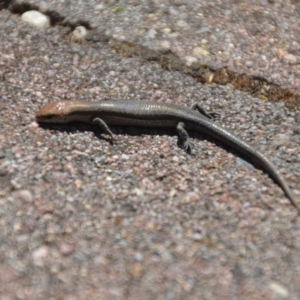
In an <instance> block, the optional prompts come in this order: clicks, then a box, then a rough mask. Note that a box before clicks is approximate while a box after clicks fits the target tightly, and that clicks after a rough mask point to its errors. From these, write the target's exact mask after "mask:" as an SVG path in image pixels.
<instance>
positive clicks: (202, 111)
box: [191, 102, 218, 120]
mask: <svg viewBox="0 0 300 300" xmlns="http://www.w3.org/2000/svg"><path fill="white" fill-rule="evenodd" d="M191 108H192V110H197V111H198V112H199V113H200V114H201V115H203V116H204V117H207V118H209V119H211V120H212V119H215V118H216V117H217V116H218V113H216V112H207V111H206V110H205V109H204V108H203V107H202V106H201V105H200V104H199V103H197V102H195V103H193V104H192V106H191Z"/></svg>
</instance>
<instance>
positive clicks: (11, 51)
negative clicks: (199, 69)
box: [0, 0, 300, 300]
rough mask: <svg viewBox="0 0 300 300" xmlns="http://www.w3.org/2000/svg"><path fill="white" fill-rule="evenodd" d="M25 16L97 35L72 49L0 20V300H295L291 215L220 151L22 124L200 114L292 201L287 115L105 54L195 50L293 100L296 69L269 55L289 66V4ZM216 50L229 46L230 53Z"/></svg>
mask: <svg viewBox="0 0 300 300" xmlns="http://www.w3.org/2000/svg"><path fill="white" fill-rule="evenodd" d="M26 3H30V4H31V5H36V6H42V8H43V9H44V10H46V8H47V7H46V6H49V7H51V10H52V11H57V12H58V13H59V14H60V15H63V16H69V20H85V21H88V22H90V24H91V26H92V27H99V28H102V29H105V35H103V39H104V40H103V41H100V42H97V43H90V42H77V43H76V42H74V41H72V39H71V36H72V34H71V32H72V29H74V28H75V27H76V26H77V25H81V24H79V23H78V24H77V23H76V21H74V22H75V23H76V24H75V25H74V28H70V27H66V26H64V25H63V23H61V24H54V26H52V27H51V28H48V29H44V30H38V29H36V28H34V27H32V26H30V25H29V24H26V23H24V22H22V21H21V19H20V15H19V14H16V13H12V12H11V11H10V10H7V9H2V10H1V11H0V24H1V28H0V41H1V55H0V106H1V109H0V119H1V125H0V232H1V233H0V239H1V243H0V283H1V284H0V298H1V299H67V300H71V299H183V298H188V299H295V300H296V299H299V298H300V269H299V266H300V255H299V254H300V238H299V237H300V217H299V214H298V213H297V211H296V209H295V208H294V207H293V206H292V205H291V204H290V202H289V201H288V200H287V199H286V198H285V196H284V195H283V193H282V191H281V189H280V188H279V187H278V186H277V185H276V184H275V183H274V182H273V181H272V180H271V179H270V178H269V177H268V175H267V174H265V173H263V172H262V171H260V170H258V169H256V168H255V167H253V166H252V165H251V164H249V163H247V162H246V161H244V160H243V159H242V158H241V157H239V156H238V155H236V153H234V152H232V151H231V149H227V148H225V147H224V146H223V145H222V144H220V143H218V142H217V141H215V140H212V139H210V138H208V137H207V136H205V135H203V134H201V133H192V134H191V136H192V143H193V145H194V155H188V154H186V153H185V152H184V151H183V150H182V149H181V148H180V147H178V145H177V140H178V138H177V135H176V131H175V130H165V129H162V130H160V129H151V128H135V127H129V128H122V127H113V128H112V130H113V131H114V132H115V133H116V134H117V137H118V139H117V142H116V143H114V144H112V143H111V142H110V139H109V137H107V136H106V135H104V134H101V131H100V130H99V129H98V128H97V127H94V126H91V125H85V124H70V125H67V126H58V125H52V126H39V125H38V124H37V123H36V121H35V112H36V111H37V110H38V109H39V108H40V107H41V106H42V105H43V104H45V103H48V102H50V101H56V100H59V99H74V98H76V99H81V100H86V101H101V100H102V99H108V98H109V99H116V100H117V99H133V100H136V101H142V100H146V99H147V100H155V101H162V102H169V103H176V104H180V105H183V106H184V105H188V106H190V105H191V104H192V103H193V102H197V101H198V102H200V103H201V104H202V105H203V106H204V107H205V108H206V109H207V110H209V111H215V112H216V113H218V117H217V119H216V120H215V122H217V123H218V124H220V125H222V126H224V127H226V128H228V129H230V130H231V131H232V132H234V133H236V135H237V136H239V137H240V138H242V139H243V140H244V141H246V142H248V143H249V144H251V145H253V146H254V147H255V149H257V150H258V151H260V152H262V153H264V154H265V155H266V156H267V157H268V158H269V159H271V160H272V161H273V162H274V164H275V165H276V166H277V167H278V169H279V170H280V172H281V173H282V174H283V176H284V177H285V178H286V180H287V182H288V184H289V186H290V187H291V189H292V191H293V193H294V194H295V195H296V197H297V199H300V182H299V176H300V171H299V170H300V152H299V144H300V128H299V121H300V113H299V111H297V110H290V109H288V108H287V107H286V106H285V104H284V103H283V102H278V103H269V102H265V101H261V100H260V99H258V98H255V97H252V96H250V95H248V94H247V93H243V92H240V91H236V90H234V89H233V88H232V86H230V85H226V86H220V85H216V84H211V85H203V84H201V83H200V82H197V81H196V80H195V79H193V78H191V77H189V76H187V75H186V74H182V73H180V72H172V71H167V70H163V69H162V68H161V67H160V66H159V65H158V64H155V63H149V62H145V61H143V60H141V59H138V58H128V57H122V56H121V55H120V54H118V53H117V52H116V51H114V50H113V49H112V48H111V47H110V45H109V43H108V42H107V40H105V36H106V35H107V36H113V37H114V38H116V39H121V40H128V41H132V40H133V41H134V42H137V43H140V44H143V45H146V46H151V47H153V48H154V49H155V48H156V47H158V48H159V47H161V45H162V44H161V43H164V44H163V45H165V46H168V45H169V46H170V47H171V49H172V51H174V52H176V53H177V54H178V55H179V56H181V57H186V56H193V55H192V54H191V53H194V55H195V50H194V52H193V49H195V47H200V48H201V47H202V48H203V46H202V45H203V44H204V45H206V46H205V47H204V50H206V51H207V52H208V54H207V56H205V61H206V62H207V63H212V62H213V61H214V62H215V63H220V64H227V63H228V64H229V63H230V64H231V67H237V69H239V70H240V71H243V72H247V74H254V72H255V73H256V74H257V72H259V74H260V75H262V76H264V77H266V78H268V79H271V80H274V81H276V83H278V84H280V85H282V86H286V87H288V88H290V89H293V90H296V91H297V88H298V87H299V68H297V64H293V63H290V62H289V63H287V61H286V58H284V57H281V56H278V52H276V51H277V50H276V49H278V47H279V45H283V46H284V47H283V46H282V47H283V49H284V50H286V51H287V52H289V51H290V52H292V53H295V54H293V55H294V56H295V57H296V59H297V61H298V60H299V56H297V55H298V54H297V51H295V52H293V51H292V49H294V48H293V47H295V49H297V46H296V44H295V43H299V35H297V34H296V33H297V26H298V31H299V28H300V27H299V18H298V19H297V14H298V13H299V10H297V7H298V4H297V2H295V3H294V2H289V1H249V2H246V3H242V2H240V1H225V2H224V1H177V0H176V1H175V0H174V1H134V0H132V1H118V2H117V1H47V2H41V1H38V2H34V1H27V2H26ZM149 3H151V4H152V5H148V4H149ZM0 4H1V1H0ZM45 7H46V8H45ZM291 8H294V9H293V10H292V9H291ZM241 13H243V14H241ZM197 15H198V19H196V20H194V16H197ZM221 15H222V16H223V17H222V18H221ZM257 16H259V17H260V19H259V20H260V22H257V18H258V17H257ZM246 17H247V18H246ZM197 20H198V21H197ZM216 20H218V22H216ZM268 20H273V21H272V23H270V22H269V21H268ZM179 21H180V22H179ZM208 21H210V23H209V22H208ZM70 22H71V21H70ZM197 22H198V23H199V24H200V25H197V24H198V23H197ZM161 24H165V25H163V26H162V25H161ZM242 24H243V26H242ZM270 24H271V25H270ZM250 25H251V26H250ZM281 25H282V26H281ZM283 25H284V26H283ZM197 26H198V27H197ZM247 26H248V27H247ZM272 26H273V27H272ZM167 28H170V29H171V30H169V29H168V30H167ZM205 28H207V29H205ZM151 29H152V31H151V32H150V36H149V31H150V30H151ZM204 29H205V30H204ZM139 30H144V31H143V32H142V33H141V32H140V31H139ZM197 30H198V32H197ZM252 30H253V31H252ZM155 32H157V33H155ZM249 32H251V34H252V36H250V34H249ZM147 33H148V36H147ZM172 33H178V35H177V36H176V35H175V34H174V35H173V36H172V35H171V34H172ZM196 33H197V34H196ZM199 36H201V38H199ZM242 36H244V39H243V38H242ZM221 37H222V38H224V37H226V38H227V39H228V41H227V43H228V45H229V44H230V43H232V44H233V45H234V47H233V48H230V47H229V48H230V49H231V50H230V51H229V52H228V53H227V52H226V51H227V50H228V49H227V48H228V47H227V46H228V45H227V46H226V44H224V42H222V41H220V39H221ZM250 37H252V38H250ZM275 37H276V39H275ZM272 38H273V39H275V40H276V41H275V42H274V43H271V42H270V39H272ZM203 39H205V40H206V41H207V42H205V43H204V41H203ZM297 39H298V40H297ZM263 41H264V43H262V42H263ZM283 41H285V42H286V43H287V44H283ZM294 42H295V43H294ZM222 44H223V47H224V49H223V48H219V47H221V45H222ZM249 45H251V47H250V46H249ZM293 45H294V46H293ZM298 45H299V44H298ZM220 49H221V50H220ZM226 49H227V50H226ZM280 49H281V48H280ZM188 50H189V51H188ZM202 50H203V49H197V51H196V53H197V55H198V54H201V53H202V54H201V55H203V53H205V52H203V51H202ZM218 51H223V52H222V53H223V54H222V59H221V58H220V57H221V56H220V57H219V56H218V55H213V53H218ZM223 55H224V56H223ZM243 55H244V56H243ZM262 55H264V56H265V58H262V57H261V56H262ZM238 57H240V59H237V58H238ZM201 59H202V58H201ZM241 61H243V62H247V61H251V62H252V63H248V64H247V65H244V64H240V65H239V64H238V62H241ZM262 62H264V63H263V64H261V63H262ZM272 74H277V75H278V76H275V77H274V78H273V77H272V76H271V75H272ZM297 83H298V84H297Z"/></svg>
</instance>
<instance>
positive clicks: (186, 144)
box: [176, 122, 192, 153]
mask: <svg viewBox="0 0 300 300" xmlns="http://www.w3.org/2000/svg"><path fill="white" fill-rule="evenodd" d="M176 129H177V132H178V135H179V139H180V141H181V142H182V144H183V149H184V150H185V151H186V152H188V153H192V145H191V143H190V137H189V134H188V133H187V131H186V130H185V128H184V123H183V122H179V123H178V124H177V127H176Z"/></svg>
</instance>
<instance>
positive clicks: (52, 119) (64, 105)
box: [36, 101, 71, 123]
mask: <svg viewBox="0 0 300 300" xmlns="http://www.w3.org/2000/svg"><path fill="white" fill-rule="evenodd" d="M69 102H71V101H57V102H52V103H48V104H46V105H45V106H43V107H42V108H41V109H40V110H39V111H38V112H37V113H36V120H37V121H38V122H42V123H66V122H68V115H69V114H70V109H71V106H70V103H69Z"/></svg>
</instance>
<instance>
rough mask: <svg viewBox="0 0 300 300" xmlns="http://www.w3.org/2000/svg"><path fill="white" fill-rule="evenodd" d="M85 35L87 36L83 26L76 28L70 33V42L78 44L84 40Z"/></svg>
mask: <svg viewBox="0 0 300 300" xmlns="http://www.w3.org/2000/svg"><path fill="white" fill-rule="evenodd" d="M86 34H87V30H86V28H85V27H84V26H78V27H76V28H75V29H74V31H73V32H72V35H71V41H72V42H80V41H82V40H84V38H85V36H86Z"/></svg>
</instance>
